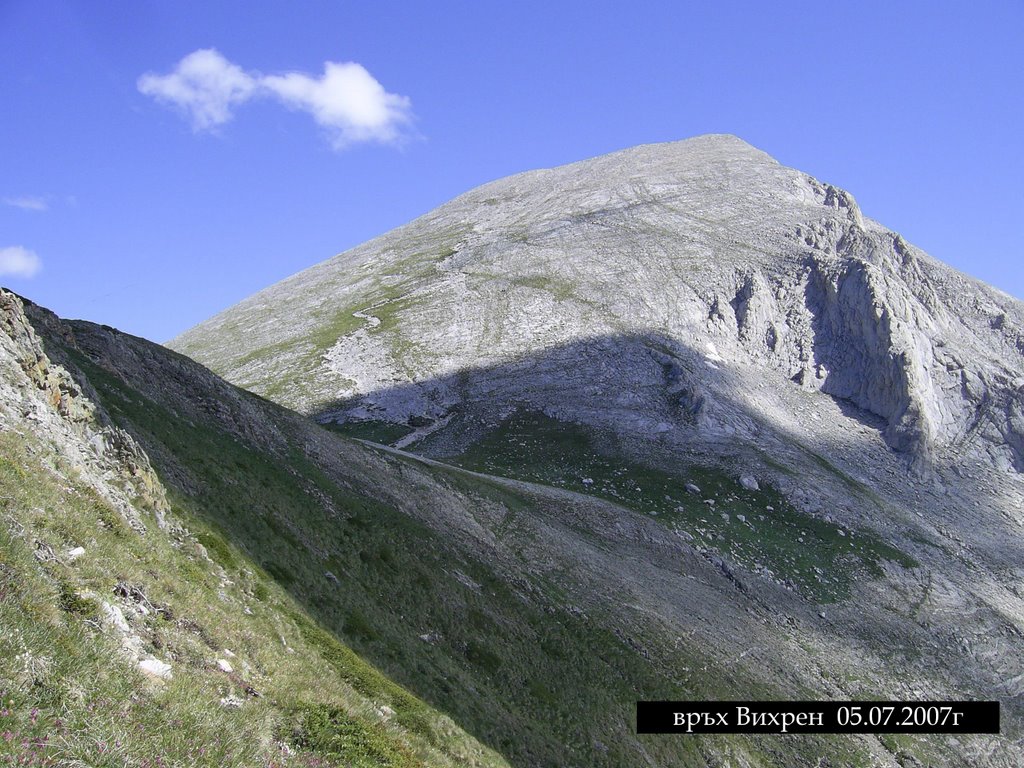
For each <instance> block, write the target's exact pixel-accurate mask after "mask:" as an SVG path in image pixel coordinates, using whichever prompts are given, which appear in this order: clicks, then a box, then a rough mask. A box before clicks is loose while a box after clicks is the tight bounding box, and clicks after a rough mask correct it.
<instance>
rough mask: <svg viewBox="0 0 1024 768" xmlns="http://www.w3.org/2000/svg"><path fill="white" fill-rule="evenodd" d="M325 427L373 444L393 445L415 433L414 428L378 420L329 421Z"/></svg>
mask: <svg viewBox="0 0 1024 768" xmlns="http://www.w3.org/2000/svg"><path fill="white" fill-rule="evenodd" d="M323 426H324V427H326V428H327V429H329V430H331V431H332V432H337V433H339V434H342V435H346V436H348V437H355V438H358V439H360V440H369V441H370V442H372V443H380V444H381V445H391V444H393V443H395V442H397V441H399V440H401V439H402V438H403V437H405V436H406V435H409V434H411V433H412V432H413V431H414V428H413V427H409V426H406V425H404V424H395V423H394V422H391V421H379V420H376V419H360V420H353V421H344V422H337V421H329V422H326V423H324V424H323Z"/></svg>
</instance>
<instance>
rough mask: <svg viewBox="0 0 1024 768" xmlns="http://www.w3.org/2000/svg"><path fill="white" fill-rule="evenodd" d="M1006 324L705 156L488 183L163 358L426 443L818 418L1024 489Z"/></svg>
mask: <svg viewBox="0 0 1024 768" xmlns="http://www.w3.org/2000/svg"><path fill="white" fill-rule="evenodd" d="M1022 322H1024V311H1022V305H1021V304H1020V302H1018V301H1016V300H1014V299H1011V298H1010V297H1008V296H1006V295H1003V294H1001V293H999V292H998V291H995V290H993V289H991V288H988V287H986V286H984V285H982V284H980V283H978V282H977V281H974V280H971V279H970V278H968V277H966V276H964V275H962V274H959V273H957V272H955V271H954V270H952V269H950V268H948V267H946V266H944V265H942V264H940V263H939V262H937V261H935V260H934V259H932V258H930V257H928V256H927V255H926V254H924V253H923V252H921V251H919V250H918V249H916V248H914V247H913V246H911V245H909V244H907V243H906V242H905V241H904V240H903V239H902V238H901V237H900V236H899V235H898V234H896V233H894V232H892V231H890V230H887V229H886V228H884V227H883V226H881V225H879V224H877V223H876V222H873V221H871V220H870V219H868V218H866V217H864V216H863V214H862V213H861V212H860V210H859V208H858V207H857V204H856V203H855V202H854V200H853V198H852V196H851V195H849V194H848V193H847V192H844V191H842V190H839V189H836V188H835V187H832V186H830V185H827V184H822V183H820V182H818V181H816V180H815V179H813V178H811V177H809V176H807V175H806V174H803V173H800V172H799V171H795V170H792V169H789V168H785V167H783V166H781V165H779V164H778V163H776V162H775V161H774V160H772V159H771V158H770V157H768V156H767V155H765V154H763V153H761V152H759V151H757V150H755V149H753V148H752V147H750V146H748V145H747V144H745V143H743V142H742V141H740V140H738V139H736V138H733V137H728V136H706V137H701V138H698V139H692V140H689V141H684V142H679V143H675V144H663V145H653V146H643V147H638V148H635V149H631V150H626V151H623V152H619V153H616V154H613V155H608V156H605V157H600V158H597V159H594V160H588V161H584V162H580V163H576V164H573V165H569V166H564V167H561V168H556V169H553V170H545V171H535V172H531V173H526V174H522V175H519V176H514V177H511V178H508V179H504V180H501V181H497V182H494V183H492V184H488V185H486V186H484V187H481V188H479V189H476V190H474V191H472V192H469V193H467V194H466V195H463V196H462V197H460V198H457V199H456V200H453V201H452V202H450V203H448V204H447V205H444V206H442V207H441V208H438V209H437V210H436V211H434V212H432V213H430V214H427V215H426V216H424V217H422V218H420V219H417V220H416V221H414V222H412V223H411V224H409V225H407V226H405V227H402V228H399V229H397V230H395V231H393V232H390V233H388V234H386V235H384V236H382V237H380V238H378V239H376V240H373V241H371V242H369V243H367V244H365V245H363V246H360V247H359V248H356V249H354V250H352V251H349V252H346V253H343V254H341V255H339V256H337V257H335V258H334V259H331V260H329V261H327V262H324V263H323V264H320V265H318V266H316V267H313V268H311V269H309V270H307V271H305V272H302V273H300V274H298V275H296V276H294V277H292V278H290V279H288V280H285V281H284V282H282V283H279V284H278V285H275V286H272V287H271V288H268V289H266V290H265V291H262V292H261V293H259V294H256V295H255V296H253V297H252V298H250V299H248V300H246V301H244V302H242V303H241V304H239V305H237V306H236V307H233V308H232V309H230V310H227V311H226V312H224V313H222V314H221V315H218V316H217V317H215V318H212V319H211V320H209V321H207V322H205V323H203V324H201V325H200V326H197V327H196V328H195V329H193V330H191V331H189V332H188V333H186V334H184V335H183V336H182V337H180V338H179V339H176V340H175V341H174V342H173V343H172V346H173V347H175V348H176V349H179V350H181V351H183V352H186V353H187V354H189V355H191V356H193V357H195V358H196V359H198V360H201V361H202V362H204V363H206V364H207V365H209V366H211V367H212V368H213V369H214V370H216V371H218V372H219V373H222V374H223V375H225V376H226V377H227V378H229V379H230V380H232V381H234V382H236V383H239V384H242V385H243V386H246V387H248V388H250V389H252V390H253V391H256V392H259V393H261V394H264V395H266V396H268V397H271V398H274V399H277V400H279V401H281V402H283V403H286V404H288V405H290V406H292V407H296V408H299V409H300V410H304V411H305V412H307V413H313V414H317V415H318V416H319V417H321V418H323V419H338V420H346V419H349V420H350V419H352V418H361V419H368V418H372V419H378V420H383V421H391V422H398V423H408V422H409V420H410V419H413V420H414V422H415V423H416V424H419V425H424V424H428V423H429V424H433V425H435V428H436V429H444V428H446V427H445V425H446V423H447V422H445V420H446V419H450V418H451V417H452V416H453V415H455V414H457V413H462V412H465V411H471V412H473V413H474V414H475V416H476V417H478V418H480V419H485V420H486V419H493V418H494V417H495V415H496V414H501V413H505V412H508V411H510V410H512V409H514V408H516V407H522V406H524V405H526V406H529V407H533V408H539V409H543V410H546V411H548V412H549V413H552V414H557V415H558V417H559V418H562V419H566V420H570V421H576V422H579V423H590V424H599V425H600V426H603V427H610V428H612V429H613V430H614V431H616V432H617V433H628V434H632V435H635V436H638V437H642V436H645V435H646V436H651V435H656V436H657V437H658V439H659V440H660V441H661V442H663V443H666V444H684V443H692V441H693V440H694V439H697V440H712V441H714V440H716V439H718V438H721V437H723V436H728V437H729V438H730V439H732V440H753V441H754V442H757V438H756V437H755V433H756V432H758V431H759V430H760V431H763V430H768V431H772V430H775V431H778V428H779V426H780V425H782V424H785V423H786V422H787V421H788V420H789V417H790V414H791V413H792V412H793V410H794V409H799V408H801V407H803V404H804V403H809V402H820V403H824V402H825V401H826V400H829V401H831V402H834V403H835V404H836V405H837V406H838V407H837V409H836V412H837V413H838V416H837V418H836V419H835V420H833V421H831V422H829V423H821V424H819V425H817V426H816V429H817V431H818V432H820V433H821V434H822V435H824V436H826V437H829V439H833V438H834V439H838V438H839V437H840V436H841V434H842V433H843V432H845V431H849V430H851V429H858V428H859V427H860V426H861V425H864V424H867V425H870V426H871V427H872V428H873V429H874V428H877V429H878V431H879V434H880V435H881V437H882V438H883V439H884V441H885V443H886V444H887V445H888V446H889V447H890V448H891V449H893V450H895V451H897V452H899V453H900V454H901V455H902V456H904V457H905V463H906V464H909V465H910V466H911V467H912V468H913V469H914V470H915V472H916V474H918V475H919V476H928V475H930V473H931V471H932V468H933V467H934V466H935V464H936V462H938V463H939V464H942V465H951V464H956V463H958V462H959V461H960V460H961V459H964V458H969V459H970V460H972V461H973V460H981V461H984V462H985V463H986V464H987V465H989V466H992V467H994V468H996V469H998V470H1007V469H1011V468H1012V469H1015V470H1018V471H1019V470H1021V469H1022V468H1024V453H1022V447H1024V442H1022V440H1024V421H1022V416H1021V414H1022V409H1024V395H1022V385H1024V335H1022V334H1021V331H1020V328H1021V327H1022ZM538 356H539V357H540V358H542V359H544V360H545V361H546V366H544V367H538V365H540V364H539V363H537V362H536V360H535V358H537V357H538ZM766 388H767V389H770V390H772V391H773V393H772V394H771V396H770V397H766V396H765V395H764V390H765V389H766ZM806 393H812V394H814V393H817V394H819V395H822V396H826V395H827V396H829V397H828V398H818V400H814V399H810V400H808V399H806V398H802V397H801V394H806ZM726 400H729V401H730V404H729V405H725V404H724V403H725V401H726ZM823 407H825V406H823ZM828 407H831V406H828ZM442 422H444V423H442ZM410 445H411V447H413V448H414V449H415V446H416V440H415V439H413V440H412V441H411V443H410Z"/></svg>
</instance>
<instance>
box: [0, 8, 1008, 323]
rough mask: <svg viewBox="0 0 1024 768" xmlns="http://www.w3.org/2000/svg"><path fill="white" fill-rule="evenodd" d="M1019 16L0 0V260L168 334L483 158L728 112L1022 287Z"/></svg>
mask: <svg viewBox="0 0 1024 768" xmlns="http://www.w3.org/2000/svg"><path fill="white" fill-rule="evenodd" d="M1022 40H1024V3H1021V2H1019V0H1006V1H1005V2H985V0H982V1H981V2H977V3H971V4H967V3H935V2H898V3H893V2H863V3H856V4H849V3H845V4H836V3H822V2H820V1H817V2H786V3H764V2H719V3H692V4H690V3H683V2H678V0H677V1H676V2H643V1H642V0H637V1H636V2H632V3H621V2H619V3H604V2H599V1H594V0H591V2H585V3H584V2H561V3H539V2H538V3H534V2H519V3H489V2H484V3H481V2H443V1H442V0H434V1H433V2H430V3H413V2H404V3H399V2H387V1H386V0H378V1H376V2H363V3H352V2H304V3H275V2H261V3H258V4H257V3H251V2H196V3H187V2H174V3H171V2H160V3H155V2H154V3H145V2H138V1H133V2H127V1H124V0H109V1H107V2H104V3H95V2H53V1H52V0H0V94H2V105H3V117H2V119H0V201H2V202H0V271H4V272H6V274H3V275H0V283H2V284H3V285H5V286H7V287H9V288H11V289H13V290H15V291H17V292H19V293H22V294H23V295H25V296H27V297H29V298H31V299H33V300H35V301H37V302H39V303H41V304H44V305H46V306H48V307H50V308H51V309H53V310H55V311H56V312H58V313H59V314H61V315H63V316H67V317H83V318H87V319H90V320H94V321H97V322H104V323H108V324H110V325H114V326H117V327H119V328H121V329H123V330H126V331H128V332H131V333H135V334H138V335H141V336H145V337H147V338H150V339H153V340H156V341H165V340H167V339H169V338H171V337H172V336H174V335H176V334H177V333H180V332H181V331H183V330H185V329H186V328H188V327H190V326H192V325H194V324H195V323H197V322H199V321H201V320H203V319H205V318H206V317H209V316H210V315H212V314H214V313H215V312H217V311H219V310H220V309H223V308H225V307H227V306H230V305H231V304H233V303H235V302H236V301H238V300H240V299H242V298H244V297H245V296H248V295H249V294H251V293H253V292H254V291H256V290H259V289H260V288H263V287H265V286H267V285H269V284H271V283H273V282H275V281H277V280H279V279H281V278H284V277H286V276H288V275H290V274H293V273H294V272H296V271H298V270H300V269H302V268H304V267H307V266H309V265H311V264H314V263H316V262H318V261H322V260H323V259H325V258H328V257H330V256H332V255H334V254H335V253H338V252H340V251H342V250H345V249H346V248H349V247H352V246H354V245H357V244H359V243H360V242H363V241H364V240H367V239H369V238H371V237H373V236H375V235H378V234H380V233H382V232H385V231H387V230H388V229H390V228H392V227H394V226H398V225H400V224H403V223H405V222H406V221H408V220H410V219H412V218H414V217H415V216H417V215H419V214H422V213H425V212H427V211H428V210H430V209H432V208H433V207H435V206H437V205H439V204H441V203H443V202H445V201H446V200H448V199H450V198H452V197H454V196H455V195H458V194H460V193H461V192H464V191H466V190H468V189H470V188H472V187H474V186H476V185H478V184H481V183H484V182H487V181H490V180H492V179H496V178H500V177H502V176H506V175H508V174H511V173H515V172H518V171H523V170H528V169H531V168H539V167H548V166H552V165H559V164H562V163H567V162H571V161H574V160H579V159H583V158H586V157H591V156H594V155H599V154H603V153H605V152H610V151H614V150H617V149H622V148H625V147H628V146H632V145H636V144H641V143H647V142H655V141H669V140H675V139H681V138H686V137H689V136H694V135H698V134H702V133H712V132H715V133H719V132H721V133H734V134H736V135H738V136H740V137H741V138H743V139H745V140H747V141H749V142H750V143H752V144H754V145H755V146H757V147H759V148H761V149H763V150H765V151H767V152H769V153H770V154H772V155H773V156H774V157H776V158H777V159H778V160H780V161H781V162H783V163H785V164H787V165H791V166H794V167H797V168H800V169H801V170H804V171H807V172H808V173H811V174H812V175H814V176H816V177H818V178H820V179H822V180H824V181H828V182H830V183H833V184H837V185H839V186H841V187H844V188H846V189H848V190H850V191H851V192H852V193H853V194H854V195H855V196H856V198H857V200H858V202H859V203H860V204H861V207H862V208H863V209H864V211H865V213H866V214H867V215H869V216H871V217H873V218H875V219H878V220H879V221H881V222H883V223H884V224H886V225H887V226H889V227H891V228H893V229H895V230H897V231H899V232H901V233H902V234H903V235H904V236H905V237H906V238H907V239H908V240H910V241H911V242H913V243H914V244H916V245H918V246H920V247H922V248H924V249H925V250H927V251H928V252H929V253H931V254H932V255H934V256H936V257H937V258H940V259H942V260H943V261H946V262H947V263H950V264H952V265H953V266H955V267H957V268H959V269H961V270H963V271H965V272H968V273H969V274H972V275H975V276H976V277H979V278H982V279H984V280H986V281H988V282H991V283H993V284H995V285H996V286H998V287H1000V288H1002V289H1003V290H1005V291H1007V292H1009V293H1012V294H1013V295H1015V296H1017V297H1024V258H1022V256H1024V253H1022V248H1021V237H1020V232H1019V229H1020V225H1021V224H1022V223H1024V183H1022V179H1024V125H1022V122H1024V120H1022V117H1024V45H1022V44H1021V41H1022ZM211 49H212V50H214V51H216V52H217V56H216V57H215V56H214V55H213V54H208V55H205V56H206V58H205V59H204V58H203V56H200V57H199V58H198V59H190V60H186V62H188V61H191V63H192V65H193V67H192V69H191V70H188V67H187V66H186V71H190V72H192V73H193V77H192V79H191V80H189V78H188V77H186V76H184V75H183V74H182V72H183V71H182V70H176V68H177V67H179V65H180V64H181V62H182V60H183V59H186V57H188V56H189V55H190V54H194V53H195V52H196V51H208V50H211ZM325 62H333V63H334V65H332V67H329V68H328V69H327V70H325ZM176 71H177V72H178V75H179V77H177V78H176V79H169V76H170V75H172V74H174V73H175V72H176ZM325 71H326V72H327V73H328V75H329V77H328V78H327V79H326V80H325V79H324V76H325ZM196 72H198V73H199V74H198V75H197V74H195V73H196ZM289 73H291V75H290V76H287V75H289ZM147 74H148V75H150V77H149V78H148V79H147V78H146V75H147ZM196 78H198V79H196ZM197 82H199V83H201V84H203V85H204V87H205V88H206V89H207V90H205V91H199V92H197V91H195V88H194V87H193V88H192V90H189V87H190V85H191V86H195V85H196V83H197ZM210 88H213V90H212V91H211V90H210Z"/></svg>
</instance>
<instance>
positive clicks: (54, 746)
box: [0, 294, 506, 768]
mask: <svg viewBox="0 0 1024 768" xmlns="http://www.w3.org/2000/svg"><path fill="white" fill-rule="evenodd" d="M2 298H3V300H4V301H3V307H2V309H3V316H2V318H0V319H2V321H3V322H2V324H0V325H2V330H4V331H7V333H6V334H4V335H2V336H0V341H2V342H3V355H2V361H0V366H2V371H0V379H2V380H3V384H2V385H0V386H2V388H3V390H4V391H3V407H2V409H0V764H3V765H7V764H11V765H61V766H64V765H89V766H257V765H261V766H270V765H273V766H334V765H338V766H342V765H344V766H349V765H353V766H395V767H396V768H397V767H398V766H401V767H403V768H406V767H408V768H412V767H414V766H455V765H460V766H461V765H478V766H502V765H506V763H505V761H504V760H503V759H502V758H501V757H500V756H499V755H497V754H496V753H495V752H494V751H492V750H490V749H488V748H486V747H484V746H483V745H481V744H480V743H479V742H478V741H477V740H475V739H474V738H472V737H471V736H469V735H468V734H466V733H465V732H464V731H463V730H462V729H460V728H459V727H457V726H456V725H455V724H454V723H453V722H452V721H451V720H450V719H449V718H447V717H445V716H444V715H442V714H440V713H439V712H437V711H436V710H435V709H433V708H431V707H430V706H428V705H427V704H425V703H424V702H423V701H421V700H420V699H418V698H417V697H415V696H414V695H412V694H410V693H409V692H408V691H407V690H406V689H404V688H402V687H401V686H399V685H397V684H396V683H395V682H393V681H392V680H391V679H389V678H388V677H387V676H386V675H385V674H383V673H382V672H381V671H379V669H377V668H376V667H374V666H373V665H371V664H369V663H367V662H366V661H365V660H364V659H363V658H362V657H361V656H360V655H358V654H357V653H355V652H354V651H353V650H352V649H351V648H350V647H348V646H347V645H345V644H343V643H342V642H339V641H338V640H337V639H336V638H335V637H334V636H333V635H332V634H330V633H329V632H327V631H325V630H324V629H322V628H321V627H320V625H319V623H318V621H317V620H316V619H314V618H312V617H311V616H310V612H309V610H308V608H307V607H306V606H304V605H303V604H302V602H301V601H300V600H298V599H296V597H295V596H293V595H292V594H291V593H290V592H289V591H288V590H287V589H285V588H284V587H282V586H281V584H279V582H278V579H276V578H275V577H274V576H273V575H271V573H269V572H268V571H267V570H265V569H264V568H262V567H261V566H260V564H259V563H258V562H257V561H256V560H254V559H253V558H252V557H251V556H249V555H248V554H247V553H245V552H244V551H241V550H239V549H238V548H236V547H235V546H233V545H231V544H229V543H228V542H227V541H226V540H225V539H224V538H222V537H221V535H220V534H218V533H217V532H216V526H215V523H214V522H213V517H212V516H209V515H208V516H207V519H205V520H204V519H203V518H202V517H201V516H200V515H199V513H198V512H199V510H200V509H201V503H202V502H199V501H192V500H189V499H186V498H184V497H182V498H180V499H179V498H178V497H177V496H176V494H175V493H174V491H173V490H172V491H171V492H170V494H169V503H168V495H167V494H166V493H165V489H164V488H163V486H162V485H161V484H160V481H159V480H158V479H157V477H156V476H155V475H154V474H153V471H152V470H151V469H150V468H149V466H148V462H147V461H146V460H145V457H144V454H141V452H139V451H138V450H137V448H135V447H133V445H132V442H131V438H130V437H128V436H127V435H126V434H125V433H123V432H120V431H119V430H118V428H117V427H115V426H114V425H113V423H112V420H111V418H110V416H109V414H108V413H106V412H104V411H103V409H102V408H95V404H94V402H91V401H90V400H91V399H90V398H89V397H88V396H87V395H85V393H84V392H83V390H82V388H81V387H82V386H83V385H84V387H86V388H90V387H91V384H90V383H89V382H88V381H87V380H85V379H81V378H80V382H81V384H79V383H77V382H75V381H74V380H73V378H72V377H70V376H68V375H67V374H66V373H65V372H64V371H62V370H61V369H60V368H58V367H57V366H55V365H53V364H52V362H51V361H50V360H48V359H47V357H46V356H45V355H42V354H41V351H42V350H41V347H40V346H39V345H38V343H37V342H36V341H35V339H34V338H33V335H32V334H31V332H30V331H29V329H28V327H27V324H26V323H25V318H24V316H23V315H21V313H20V306H19V305H18V303H17V301H16V300H15V299H13V297H11V296H10V295H9V294H5V295H4V296H3V297H2ZM94 373H96V374H97V375H98V377H99V379H100V380H101V383H100V386H101V387H102V386H104V384H105V385H106V388H107V391H108V393H110V392H112V391H113V390H112V389H111V387H112V386H113V384H112V382H114V381H115V379H113V378H104V376H103V374H102V373H100V372H99V369H95V370H94ZM92 394H93V395H95V392H94V391H93V392H92ZM135 396H136V397H137V398H138V400H137V401H136V402H138V403H140V404H143V403H145V401H144V399H142V398H141V397H139V396H138V395H135ZM115 418H117V416H115ZM83 447H84V448H85V450H81V449H82V448H83ZM211 447H212V446H211V445H209V444H204V443H201V442H197V443H196V444H195V445H194V451H195V453H193V454H192V456H193V457H194V456H195V455H196V454H199V453H201V452H202V451H203V450H209V449H210V448H211ZM239 455H240V454H236V455H235V457H236V458H237V457H238V456H239ZM187 460H188V457H186V461H187ZM239 476H240V477H242V475H239ZM265 479H266V478H265ZM225 482H229V481H228V480H227V479H226V478H225ZM274 494H275V491H274V489H272V488H270V489H267V493H266V498H267V499H268V503H271V502H270V500H271V499H273V500H275V501H276V500H277V499H276V498H275V496H274ZM204 498H205V500H206V501H211V497H209V496H206V497H204ZM225 498H226V497H225ZM270 562H271V561H269V560H268V561H266V564H267V565H270Z"/></svg>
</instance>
